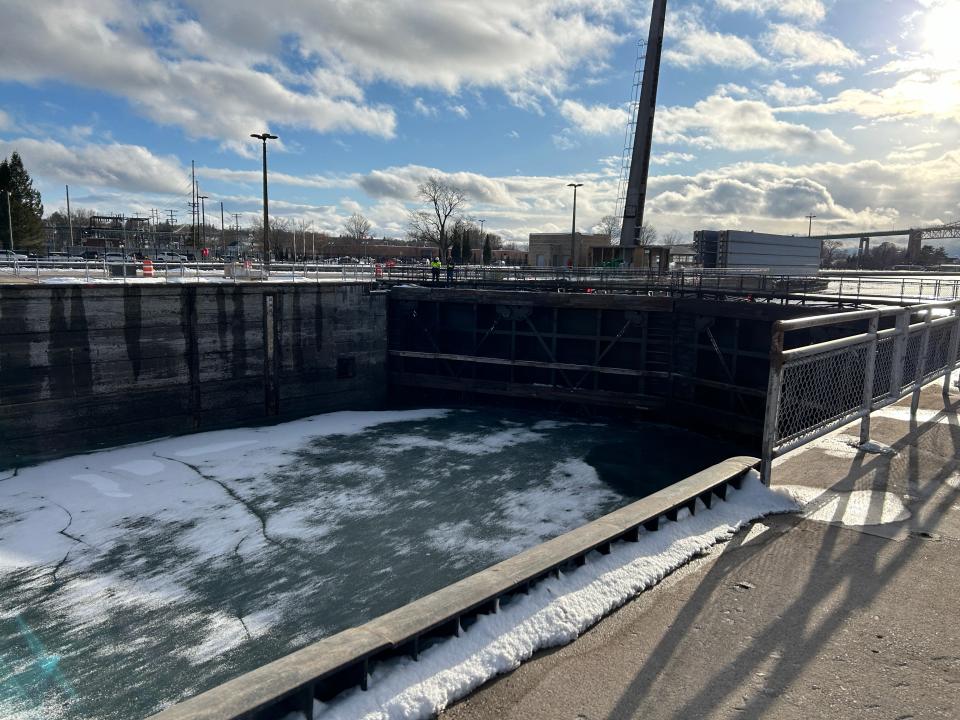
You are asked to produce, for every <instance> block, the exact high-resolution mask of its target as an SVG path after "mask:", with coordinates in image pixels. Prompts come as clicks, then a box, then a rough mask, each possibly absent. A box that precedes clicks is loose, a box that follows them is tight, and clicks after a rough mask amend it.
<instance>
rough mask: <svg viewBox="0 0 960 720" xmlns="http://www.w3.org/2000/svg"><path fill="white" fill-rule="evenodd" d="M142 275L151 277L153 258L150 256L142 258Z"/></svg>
mask: <svg viewBox="0 0 960 720" xmlns="http://www.w3.org/2000/svg"><path fill="white" fill-rule="evenodd" d="M143 276H144V277H153V260H151V259H150V258H144V259H143Z"/></svg>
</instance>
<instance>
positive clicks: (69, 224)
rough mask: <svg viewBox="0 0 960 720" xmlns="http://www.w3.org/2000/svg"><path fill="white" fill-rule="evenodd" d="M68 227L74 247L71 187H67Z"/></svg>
mask: <svg viewBox="0 0 960 720" xmlns="http://www.w3.org/2000/svg"><path fill="white" fill-rule="evenodd" d="M66 187H67V226H68V227H69V228H70V244H69V245H68V246H67V247H73V215H72V214H71V213H70V186H69V185H67V186H66Z"/></svg>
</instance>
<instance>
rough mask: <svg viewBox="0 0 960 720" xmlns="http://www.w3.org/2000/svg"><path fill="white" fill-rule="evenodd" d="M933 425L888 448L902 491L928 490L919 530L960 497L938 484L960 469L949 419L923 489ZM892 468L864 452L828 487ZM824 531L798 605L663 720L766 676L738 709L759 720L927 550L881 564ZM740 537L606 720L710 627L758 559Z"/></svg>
mask: <svg viewBox="0 0 960 720" xmlns="http://www.w3.org/2000/svg"><path fill="white" fill-rule="evenodd" d="M957 406H958V403H951V404H950V405H948V406H947V408H948V409H956V408H957ZM937 426H938V423H936V422H930V423H926V424H919V423H917V422H916V421H914V422H912V423H911V424H910V426H909V429H908V431H907V433H906V434H905V435H904V436H903V437H902V438H900V440H898V442H897V443H895V444H893V445H892V447H894V449H899V450H907V453H908V457H907V473H906V474H907V477H906V478H905V479H906V481H907V483H908V485H910V486H911V487H912V488H914V489H915V490H917V489H919V488H920V486H921V485H923V486H925V487H926V488H928V489H929V488H933V492H930V493H929V494H927V495H926V496H925V497H923V496H921V497H918V498H917V505H915V506H914V507H913V508H912V510H913V515H912V518H911V521H910V523H909V525H908V527H909V528H911V529H915V528H917V527H919V526H920V524H921V523H922V519H923V518H924V517H925V518H927V519H928V520H929V519H931V518H932V519H936V518H938V517H940V516H942V515H943V514H944V513H945V512H946V511H948V510H949V509H950V508H951V506H952V505H953V504H954V503H955V502H956V501H957V499H958V497H960V488H952V487H950V486H948V485H946V484H945V483H944V482H943V481H944V480H946V478H947V477H949V476H950V475H951V474H952V473H953V472H954V470H955V469H956V467H957V462H956V461H955V460H954V459H953V457H954V456H955V455H956V451H957V450H958V448H960V427H958V426H957V423H956V421H955V417H954V418H953V422H951V423H950V424H949V427H950V428H951V429H950V435H951V439H952V444H953V446H954V453H953V456H950V457H947V458H945V459H946V460H947V462H946V463H945V464H944V466H943V467H942V468H941V469H940V470H939V471H938V472H937V473H935V474H934V476H933V477H931V478H929V479H927V480H926V481H923V482H922V481H921V472H920V462H919V455H920V453H921V450H920V449H919V448H918V441H919V440H920V439H921V438H922V436H923V435H925V434H926V433H928V432H930V431H931V430H933V429H934V428H936V427H937ZM889 469H890V458H887V457H884V456H873V457H870V458H869V459H868V456H866V455H865V454H864V453H862V452H860V453H858V454H857V456H856V458H854V460H853V462H852V463H851V466H850V468H849V470H848V472H847V473H846V475H845V476H844V477H843V478H841V479H840V480H838V481H837V482H836V483H835V484H834V485H833V486H832V487H838V486H841V485H847V484H849V483H852V482H855V481H856V480H857V479H860V478H862V477H864V476H866V475H868V474H875V475H876V477H875V478H874V479H873V483H874V484H875V486H876V487H877V488H878V489H880V490H883V489H884V488H885V487H887V486H888V485H889V484H890V481H891V477H890V474H889ZM938 486H939V487H940V488H941V489H946V492H937V491H936V489H937V487H938ZM911 494H913V493H911ZM874 497H875V498H876V499H875V502H882V495H880V494H879V493H878V494H875V495H874ZM845 510H846V508H845V507H844V503H843V502H840V503H839V505H838V507H837V511H836V514H835V518H834V519H835V520H839V518H840V517H842V515H843V513H844V511H845ZM801 522H803V520H802V519H800V518H797V520H796V522H795V524H796V525H799V524H800V523H801ZM821 527H822V541H821V544H820V546H819V547H818V548H817V550H816V553H815V556H814V558H813V561H812V563H811V565H810V568H811V570H810V573H809V576H808V577H807V578H806V579H805V580H804V582H803V585H802V587H801V588H800V589H799V591H798V592H797V593H796V594H795V599H794V600H793V601H792V602H790V603H789V604H788V605H786V606H785V607H783V608H782V610H779V611H778V612H777V614H776V617H775V618H774V619H773V620H772V621H770V622H769V623H768V624H767V625H766V627H764V628H763V630H762V631H761V632H759V633H757V634H755V635H754V639H753V640H752V641H751V642H750V643H749V644H748V645H747V646H746V647H745V648H744V649H742V650H740V651H739V652H738V653H736V654H735V655H733V656H731V657H729V658H725V659H720V658H718V662H722V664H721V665H720V667H719V668H718V669H717V671H716V672H715V673H714V674H713V675H712V676H710V677H704V678H702V679H701V683H700V689H699V690H698V691H697V692H695V693H694V694H693V695H691V696H688V697H687V698H686V699H685V700H684V702H683V704H682V705H681V706H679V707H676V708H671V710H672V712H671V713H669V714H667V713H664V714H663V716H666V717H672V718H675V719H676V720H680V719H681V718H683V719H686V718H691V717H699V716H702V714H703V709H704V708H706V707H716V706H717V705H718V704H719V703H720V702H723V701H725V700H727V701H728V700H730V696H731V695H733V694H734V693H736V692H738V690H740V689H741V688H742V687H743V683H744V681H746V680H747V679H749V678H750V677H751V676H753V675H754V674H755V673H756V672H758V671H759V670H760V669H761V668H762V669H763V671H764V672H765V673H766V675H765V678H764V684H765V686H766V689H767V690H769V692H762V693H756V694H754V695H753V696H752V697H749V698H747V697H746V696H744V699H743V700H742V702H740V703H739V706H738V708H737V709H738V710H739V711H740V712H739V713H738V716H739V717H745V718H761V717H764V716H765V714H766V713H767V712H768V711H769V710H770V709H771V705H772V704H773V703H774V702H776V700H777V698H778V697H779V695H780V692H781V691H782V690H783V689H784V688H786V687H787V686H788V685H789V683H790V682H791V681H792V680H794V679H795V678H797V677H798V676H799V675H800V673H801V672H802V671H803V669H804V668H805V667H807V666H808V665H810V664H811V663H812V662H814V661H815V660H816V659H817V657H818V656H819V655H820V654H821V652H822V650H823V649H824V647H825V645H826V644H827V642H828V641H829V640H831V639H832V638H834V637H835V635H836V632H837V631H838V629H839V628H840V626H841V625H842V623H843V622H844V620H845V619H846V618H848V617H849V616H850V615H851V613H854V612H856V611H857V610H862V609H863V608H866V607H867V606H869V605H870V604H871V603H872V602H873V601H874V600H875V599H876V598H877V596H878V595H879V594H880V593H881V592H882V590H883V589H884V587H886V586H887V584H888V583H889V582H890V581H891V579H892V578H894V577H895V576H896V575H897V574H898V573H899V572H900V571H901V570H902V569H903V568H904V567H905V566H906V565H907V564H908V563H910V562H911V560H913V559H914V558H915V557H916V556H917V554H918V553H920V552H921V551H922V549H923V547H924V543H923V542H922V541H919V540H913V541H906V542H900V543H895V544H891V545H890V547H891V548H893V552H892V553H890V552H887V553H884V554H883V555H882V556H881V554H879V553H876V552H874V550H875V548H876V544H877V543H878V542H882V541H880V540H878V539H877V538H876V537H875V536H872V535H868V534H865V533H860V532H857V533H856V534H855V535H854V533H851V531H850V530H846V529H844V528H842V527H841V526H839V525H837V524H829V525H826V526H825V527H823V526H821ZM789 535H790V532H787V533H785V534H784V535H780V536H779V537H777V538H776V539H773V540H770V541H769V542H770V543H779V542H789V540H788V539H787V538H788V537H789ZM811 535H812V534H811ZM743 537H744V536H743V535H740V536H738V538H736V539H735V540H734V541H732V542H731V543H730V544H729V545H728V546H727V548H726V549H725V550H724V552H723V555H722V556H721V558H720V559H719V560H718V561H717V562H716V563H715V564H714V565H713V566H712V567H711V569H710V570H709V571H708V572H707V574H706V576H705V577H704V578H703V579H702V580H701V581H700V582H699V584H698V586H697V588H696V590H695V592H694V593H693V595H692V597H691V598H690V600H689V601H687V602H686V604H685V605H684V607H683V608H682V610H681V611H680V613H679V615H678V616H677V618H676V620H675V621H674V622H673V623H672V625H671V627H670V629H669V630H668V631H667V633H666V634H665V635H664V636H663V638H662V639H661V640H660V642H659V643H658V644H657V645H656V647H655V648H654V649H653V650H652V652H651V653H650V655H649V660H648V661H647V662H646V663H645V664H644V666H643V667H642V668H641V669H640V671H639V672H638V673H637V675H636V676H635V678H634V679H633V681H632V682H631V683H630V684H629V685H628V686H627V687H626V688H625V689H624V691H623V692H622V694H621V697H620V699H619V701H618V702H617V704H616V706H615V707H614V708H613V710H612V711H611V713H610V714H609V716H608V717H610V718H615V719H618V720H619V719H620V718H627V717H635V716H638V715H641V714H643V708H644V706H645V703H649V700H650V698H649V696H650V694H651V693H652V692H653V691H654V690H655V689H656V687H657V684H658V682H668V681H669V680H670V678H671V675H670V674H667V675H664V674H663V673H664V672H665V671H666V670H667V668H668V667H669V666H670V665H671V664H672V663H673V662H674V661H675V660H677V659H678V657H677V656H678V653H679V652H680V651H682V649H683V646H684V643H685V641H686V640H687V638H688V637H689V632H690V629H691V628H692V627H693V626H695V625H698V624H703V623H704V622H706V621H707V620H708V616H709V610H710V607H711V604H712V600H713V598H714V596H715V595H716V594H717V592H718V591H719V590H721V589H723V588H725V587H726V586H727V585H728V584H729V582H730V578H731V576H733V577H735V576H736V571H737V569H738V568H739V567H741V566H742V565H743V564H745V563H747V562H749V561H750V560H751V559H752V558H753V557H754V555H755V553H745V552H744V553H741V552H738V550H740V547H741V544H742V542H743ZM807 537H809V536H807ZM769 552H770V553H771V554H772V555H774V556H776V555H777V551H776V549H770V550H769ZM784 572H788V570H787V569H786V568H784V567H782V566H779V565H777V566H771V567H770V568H769V575H768V577H766V578H765V580H767V581H769V583H771V584H773V583H777V582H778V581H779V580H780V577H778V576H782V574H783V573H784ZM758 582H760V581H758ZM828 596H829V597H830V599H831V602H830V603H829V610H827V611H826V612H824V599H825V598H826V597H828ZM646 707H649V704H646Z"/></svg>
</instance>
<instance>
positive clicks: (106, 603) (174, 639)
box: [0, 410, 738, 720]
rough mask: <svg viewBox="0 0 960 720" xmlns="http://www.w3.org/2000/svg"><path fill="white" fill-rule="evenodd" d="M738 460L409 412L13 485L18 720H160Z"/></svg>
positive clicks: (681, 444) (584, 428)
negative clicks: (325, 640) (267, 666)
mask: <svg viewBox="0 0 960 720" xmlns="http://www.w3.org/2000/svg"><path fill="white" fill-rule="evenodd" d="M735 454H738V450H737V449H736V448H734V447H731V446H729V445H726V444H724V443H721V442H718V441H714V440H711V439H708V438H704V437H703V436H700V435H696V434H694V433H689V432H685V431H681V430H677V429H675V428H668V427H664V426H659V425H652V424H633V425H618V424H612V423H606V422H598V423H579V422H571V421H569V420H564V419H562V418H555V417H550V418H547V419H545V418H544V417H543V416H542V415H537V416H534V415H531V414H526V413H520V412H513V411H503V412H499V411H493V410H477V411H467V410H457V411H408V412H383V413H335V414H332V415H324V416H317V417H315V418H311V419H308V420H303V421H297V422H294V423H287V424H285V425H279V426H275V427H269V428H251V429H243V430H232V431H223V432H216V433H204V434H202V435H193V436H187V437H181V438H175V439H170V440H162V441H157V442H153V443H147V444H143V445H136V446H128V447H124V448H118V449H116V450H111V451H105V452H101V453H96V454H92V455H84V456H76V457H73V458H68V459H65V460H60V461H55V462H50V463H46V464H44V465H41V466H37V467H33V468H27V469H26V470H22V471H20V472H19V473H18V474H17V476H16V477H10V473H9V472H2V471H0V718H3V719H4V720H6V719H12V718H38V719H39V718H43V719H44V720H47V719H50V718H76V719H84V720H86V719H91V720H92V719H97V720H120V719H121V718H123V719H127V718H139V717H144V716H146V715H148V714H150V713H152V712H155V711H157V710H159V709H161V708H162V707H164V706H165V705H167V704H170V703H171V702H174V701H176V700H178V699H182V698H184V697H187V696H189V695H192V694H195V693H197V692H200V691H202V690H205V689H207V688H210V687H212V686H214V685H216V684H218V683H221V682H224V681H226V680H228V679H230V678H232V677H236V676H237V675H239V674H241V673H243V672H245V671H248V670H251V669H253V668H255V667H257V666H259V665H262V664H264V663H266V662H268V661H270V660H273V659H276V658H277V657H280V656H282V655H285V654H287V653H289V652H292V651H293V650H296V649H298V648H300V647H303V646H304V645H306V644H308V643H310V642H312V641H315V640H317V639H320V638H322V637H326V636H329V635H331V634H333V633H336V632H338V631H339V630H342V629H344V628H346V627H349V626H352V625H356V624H358V623H362V622H364V621H366V620H368V619H370V618H372V617H375V616H377V615H380V614H381V613H384V612H386V611H389V610H391V609H393V608H396V607H398V606H400V605H403V604H404V603H407V602H409V601H411V600H413V599H415V598H418V597H421V596H423V595H425V594H427V593H429V592H432V591H433V590H436V589H438V588H440V587H443V586H445V585H447V584H449V583H451V582H453V581H455V580H458V579H460V578H463V577H465V576H467V575H469V574H471V573H473V572H476V571H478V570H480V569H482V568H484V567H487V566H489V565H490V564H492V563H495V562H497V561H499V560H502V559H504V558H506V557H509V556H511V555H513V554H515V553H517V552H519V551H521V550H523V549H525V548H528V547H531V546H533V545H535V544H537V543H539V542H541V541H543V540H546V539H548V538H551V537H555V536H556V535H558V534H560V533H563V532H565V531H567V530H570V529H572V528H574V527H577V526H579V525H581V524H583V523H584V522H587V521H589V520H591V519H594V518H596V517H599V516H601V515H603V514H605V513H607V512H610V511H611V510H614V509H616V508H617V507H620V506H622V505H624V504H626V503H627V502H629V501H631V500H633V499H636V498H639V497H643V496H644V495H647V494H649V493H650V492H653V491H655V490H657V489H660V488H662V487H664V486H666V485H668V484H670V483H672V482H675V481H676V480H679V479H681V478H683V477H685V476H687V475H689V474H691V473H693V472H696V471H697V470H700V469H702V468H704V467H707V466H709V465H711V464H714V463H715V462H718V461H720V460H723V459H725V458H726V457H729V456H731V455H735Z"/></svg>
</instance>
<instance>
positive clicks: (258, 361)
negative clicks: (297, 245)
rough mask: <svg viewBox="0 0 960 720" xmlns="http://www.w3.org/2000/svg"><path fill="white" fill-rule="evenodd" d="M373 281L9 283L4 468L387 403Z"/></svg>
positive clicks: (2, 383)
mask: <svg viewBox="0 0 960 720" xmlns="http://www.w3.org/2000/svg"><path fill="white" fill-rule="evenodd" d="M386 322H387V314H386V296H385V295H384V294H381V293H375V292H374V293H371V292H370V286H368V285H361V284H344V285H289V284H286V285H283V284H276V285H271V284H267V285H220V286H217V285H195V286H188V285H184V286H182V287H171V286H143V285H128V286H103V287H89V286H81V285H71V286H64V287H50V288H44V287H24V286H0V467H5V466H10V465H15V464H23V463H26V462H30V461H33V460H37V459H40V458H43V457H52V456H56V455H63V454H65V453H69V452H78V451H84V450H90V449H94V448H97V447H101V446H108V445H116V444H119V443H123V442H131V441H136V440H143V439H146V438H149V437H157V436H162V435H167V434H175V433H183V432H190V431H194V430H200V429H204V430H205V429H212V428H217V427H227V426H230V425H236V424H241V423H251V422H260V421H265V420H267V421H270V420H273V419H289V418H293V417H298V416H303V415H308V414H311V413H317V412H327V411H330V410H338V409H346V408H351V409H362V408H372V407H378V406H380V405H382V403H383V402H384V399H385V397H386V351H387V329H386Z"/></svg>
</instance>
